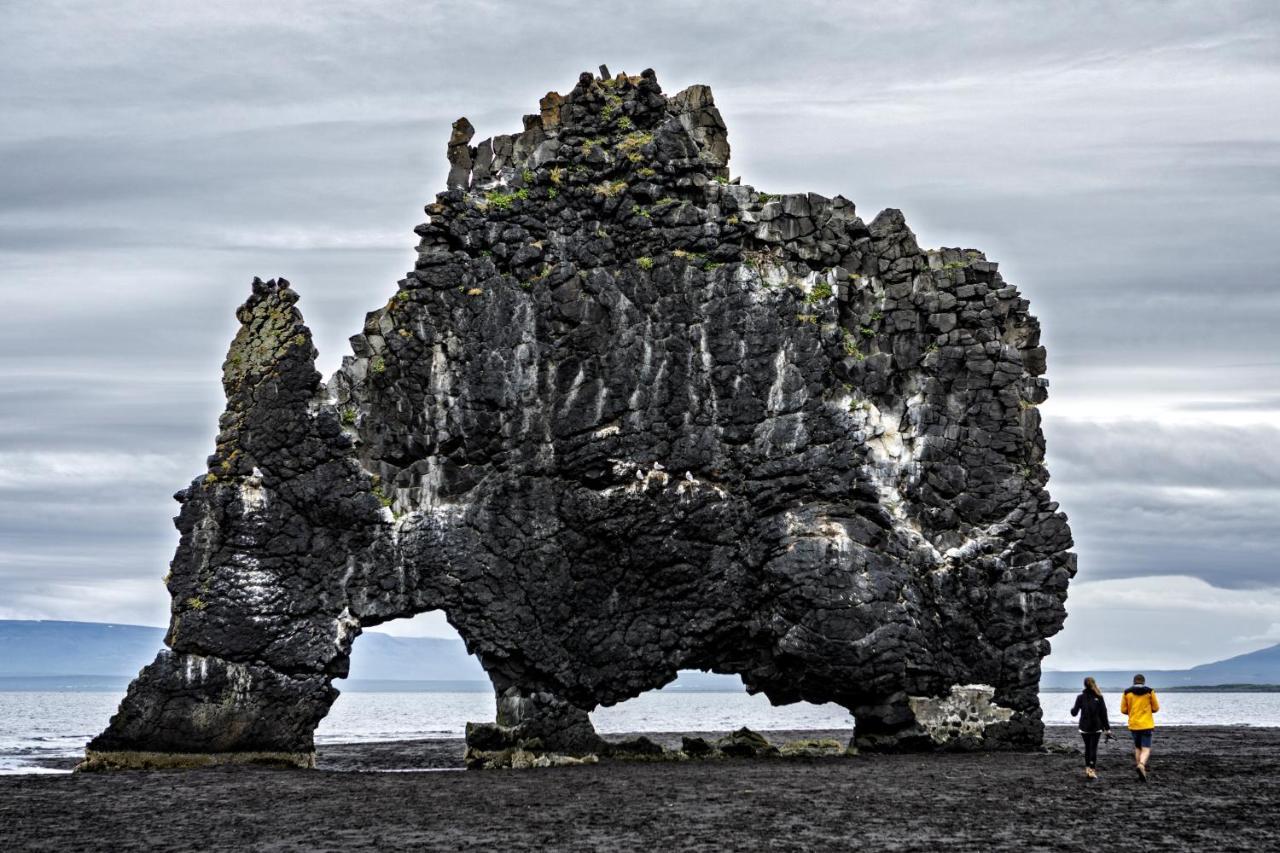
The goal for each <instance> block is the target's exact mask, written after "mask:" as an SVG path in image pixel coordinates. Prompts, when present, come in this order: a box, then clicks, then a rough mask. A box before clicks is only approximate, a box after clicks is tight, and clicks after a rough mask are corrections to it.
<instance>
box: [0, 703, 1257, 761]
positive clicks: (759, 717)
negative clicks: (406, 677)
mask: <svg viewBox="0 0 1280 853" xmlns="http://www.w3.org/2000/svg"><path fill="white" fill-rule="evenodd" d="M1160 698H1161V703H1160V713H1159V715H1158V716H1157V718H1156V719H1157V722H1158V724H1159V725H1161V726H1179V725H1206V726H1208V725H1215V726H1216V725H1239V726H1280V693H1164V694H1160ZM120 699H121V693H120V692H119V691H81V692H72V691H63V692H37V691H24V692H0V773H38V772H51V771H46V770H43V769H42V768H41V767H40V766H39V765H38V763H37V762H38V761H39V760H41V759H48V758H67V757H76V756H81V755H83V754H84V745H85V743H86V742H87V741H88V740H89V739H90V738H92V737H93V736H94V735H96V734H97V733H98V732H100V731H102V730H103V729H104V728H105V727H106V725H107V721H108V720H109V719H110V717H111V715H112V714H114V713H115V711H116V708H117V706H118V705H119V704H120ZM1106 699H1107V707H1108V708H1109V709H1110V711H1111V720H1112V725H1113V726H1116V727H1123V725H1124V718H1123V717H1122V716H1120V713H1119V710H1120V696H1119V695H1118V694H1107V696H1106ZM1074 702H1075V694H1072V693H1042V694H1040V706H1041V707H1042V708H1043V709H1044V721H1045V723H1047V724H1049V725H1070V724H1071V723H1072V722H1073V720H1072V718H1071V706H1072V703H1074ZM493 718H494V701H493V694H492V693H489V692H487V691H485V692H479V691H475V692H453V691H446V692H379V693H360V692H351V691H348V692H345V693H343V694H342V695H341V696H340V697H339V698H338V701H337V702H335V703H334V706H333V709H332V710H331V711H330V713H329V715H328V716H327V717H326V718H325V719H324V721H323V722H322V723H321V724H320V728H319V729H318V730H317V731H316V742H317V743H319V744H322V745H323V744H326V743H358V742H368V741H379V740H420V739H424V738H448V737H456V738H461V737H462V735H463V732H464V729H465V727H466V724H467V722H468V721H486V720H492V719H493ZM591 719H592V721H593V722H594V723H595V726H596V730H597V731H599V732H600V733H601V734H618V733H622V732H646V731H647V732H659V731H666V732H693V731H728V730H730V729H736V728H739V727H741V726H747V727H749V728H752V729H756V730H757V731H767V730H770V729H774V730H777V729H800V730H803V729H844V730H848V731H850V732H852V730H853V718H852V717H851V716H850V715H849V712H848V711H847V710H845V709H844V708H841V707H840V706H838V705H810V704H807V703H798V704H795V705H785V706H781V707H775V706H773V705H770V704H769V700H768V699H766V698H765V697H764V696H759V695H757V696H749V695H747V694H746V693H728V692H705V693H703V692H695V691H675V690H658V691H651V692H649V693H645V694H644V695H642V696H638V697H636V698H635V699H632V700H630V701H627V702H623V703H621V704H619V705H615V706H613V707H611V708H599V709H597V710H596V711H594V712H592V714H591Z"/></svg>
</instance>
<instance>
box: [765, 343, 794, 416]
mask: <svg viewBox="0 0 1280 853" xmlns="http://www.w3.org/2000/svg"><path fill="white" fill-rule="evenodd" d="M788 346H790V341H788V342H787V343H785V344H783V345H782V346H781V347H779V348H778V352H777V353H776V354H775V355H774V357H773V384H772V385H770V386H769V397H768V403H769V414H771V415H772V414H776V413H777V412H778V411H780V410H781V409H782V404H783V403H785V402H786V394H785V393H784V390H783V389H784V388H785V383H786V378H787V347H788Z"/></svg>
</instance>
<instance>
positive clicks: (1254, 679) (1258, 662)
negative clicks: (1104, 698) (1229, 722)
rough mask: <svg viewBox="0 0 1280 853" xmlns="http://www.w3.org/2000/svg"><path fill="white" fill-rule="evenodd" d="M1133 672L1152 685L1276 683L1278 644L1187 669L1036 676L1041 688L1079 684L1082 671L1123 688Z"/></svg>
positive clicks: (1279, 680) (1105, 684)
mask: <svg viewBox="0 0 1280 853" xmlns="http://www.w3.org/2000/svg"><path fill="white" fill-rule="evenodd" d="M1135 672H1141V673H1142V674H1143V675H1145V676H1146V677H1147V684H1150V685H1151V686H1152V687H1157V688H1159V687H1191V686H1196V687H1200V686H1206V685H1217V684H1231V685H1240V684H1280V645H1274V646H1269V647H1267V648H1265V649H1259V650H1258V651H1256V652H1249V653H1248V654H1243V655H1237V656H1236V657H1233V658H1227V659H1226V660H1220V661H1214V662H1213V663H1202V664H1200V665H1199V666H1193V667H1191V668H1190V669H1145V670H1137V669H1126V670H1099V671H1095V672H1083V671H1065V670H1060V671H1046V672H1045V673H1044V674H1043V675H1042V676H1041V677H1040V687H1041V688H1071V689H1075V688H1078V687H1080V684H1081V682H1082V681H1083V680H1084V677H1085V676H1086V675H1091V676H1093V677H1094V678H1095V679H1097V681H1098V684H1099V685H1100V686H1101V687H1104V688H1118V689H1123V688H1125V687H1128V686H1129V684H1131V683H1132V681H1133V675H1134V673H1135Z"/></svg>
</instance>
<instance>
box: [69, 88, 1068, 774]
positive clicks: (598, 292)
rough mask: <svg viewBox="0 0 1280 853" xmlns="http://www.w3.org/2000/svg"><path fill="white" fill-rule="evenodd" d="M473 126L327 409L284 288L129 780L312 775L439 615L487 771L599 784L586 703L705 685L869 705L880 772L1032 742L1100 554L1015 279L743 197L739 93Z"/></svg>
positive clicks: (142, 683)
mask: <svg viewBox="0 0 1280 853" xmlns="http://www.w3.org/2000/svg"><path fill="white" fill-rule="evenodd" d="M473 135H474V129H473V128H472V126H471V124H470V123H469V122H467V121H466V120H465V119H460V120H459V121H458V122H457V123H455V125H454V129H453V134H452V136H451V138H450V140H449V143H448V145H447V156H448V160H449V163H450V166H451V168H450V174H449V179H448V186H447V189H446V190H445V191H444V192H442V193H440V194H439V195H438V196H437V197H436V200H435V201H434V202H433V203H432V204H430V205H428V206H427V208H426V210H427V213H428V214H429V217H430V218H429V221H428V222H427V223H426V224H424V225H421V226H419V227H418V229H417V234H418V236H419V238H420V242H419V244H418V260H417V264H416V267H415V269H414V270H413V271H412V272H411V273H409V274H408V275H407V276H406V277H405V278H404V279H403V280H402V281H401V282H400V284H399V289H398V291H397V293H396V294H395V296H394V297H393V298H392V299H391V300H390V301H389V302H388V303H387V304H386V305H385V306H383V307H382V308H379V309H377V310H375V311H373V312H371V313H370V314H369V315H368V316H367V317H366V319H365V323H364V327H363V329H362V331H361V332H360V334H358V335H356V336H355V337H353V338H352V351H353V354H352V355H351V356H349V357H347V358H346V359H344V361H343V365H342V367H341V369H340V370H339V371H338V373H337V374H336V375H335V376H334V377H333V378H332V379H331V380H330V381H329V382H328V383H327V384H321V382H320V379H319V376H318V374H316V372H315V368H314V357H315V352H314V349H313V348H312V346H311V342H310V333H309V332H308V331H307V329H306V327H305V326H304V325H303V324H302V321H301V317H300V315H299V314H298V312H297V309H296V306H295V304H294V303H295V302H296V294H295V293H294V291H293V290H292V289H291V288H290V287H289V285H288V283H287V282H282V281H279V282H268V283H262V282H255V284H254V292H253V295H252V296H251V297H250V300H249V302H248V303H246V304H245V306H244V307H243V308H241V309H240V314H239V317H240V320H241V323H242V328H241V332H240V334H238V335H237V337H236V341H235V342H234V343H233V345H232V348H231V352H230V354H229V356H228V360H227V364H226V365H225V366H224V386H225V388H226V391H227V399H228V405H227V411H226V413H225V414H224V415H223V417H222V420H221V421H220V424H219V425H220V428H221V432H220V433H219V437H218V443H217V452H216V453H215V455H214V456H213V457H211V458H210V460H209V470H208V472H207V474H206V475H203V476H202V477H200V478H198V479H197V480H196V481H195V482H193V483H192V485H191V486H189V487H188V488H187V489H186V490H185V491H184V492H181V493H180V494H179V496H178V497H179V500H180V501H181V502H182V504H183V507H182V512H181V513H180V515H179V518H178V527H179V530H180V532H181V533H182V540H181V543H180V545H179V548H178V552H177V555H176V556H175V558H174V561H173V564H172V576H171V580H170V581H169V588H170V593H171V595H172V596H173V602H174V604H173V622H172V625H171V628H170V632H169V636H168V644H169V645H170V647H171V649H172V651H165V652H163V653H161V655H160V657H159V658H157V660H156V662H155V663H153V664H151V665H150V666H149V667H148V668H147V669H146V670H144V672H143V674H142V675H141V676H140V677H139V679H138V681H136V682H135V683H134V685H133V686H132V687H131V688H130V692H129V696H128V697H126V699H125V702H124V703H123V705H122V706H121V711H120V713H119V714H118V715H117V716H116V717H115V718H113V721H112V723H111V726H110V728H109V729H108V731H107V732H105V733H104V734H103V735H101V736H99V738H98V739H96V740H95V741H94V743H93V744H92V748H93V749H94V751H95V754H101V753H102V752H104V751H112V750H119V751H125V750H134V751H156V750H169V751H173V752H178V753H201V752H235V751H246V752H249V751H261V750H269V751H276V752H286V753H295V752H304V753H305V752H307V751H309V750H310V749H311V746H312V742H311V732H312V730H313V729H314V727H315V725H316V723H317V722H318V721H319V719H320V718H321V717H322V716H323V715H324V713H325V711H326V710H327V708H328V706H329V704H330V703H331V702H332V701H333V698H334V696H335V695H336V691H335V690H334V689H333V688H332V686H331V685H330V682H331V680H332V679H333V678H334V677H338V676H341V675H344V674H345V673H346V667H347V660H348V654H349V651H350V646H351V642H352V641H353V640H354V638H355V637H356V635H358V633H359V632H360V630H361V629H362V628H364V627H369V626H372V625H377V624H380V623H382V622H385V621H387V620H390V619H394V618H399V617H404V616H410V615H413V614H416V613H421V612H424V611H427V610H437V609H439V610H443V611H444V612H445V613H446V614H447V615H448V618H449V621H450V622H451V623H452V624H453V625H454V626H455V627H456V628H457V629H458V631H459V633H460V634H461V635H462V637H463V638H464V640H465V641H466V643H467V645H468V648H469V649H470V650H471V651H473V652H474V653H475V654H477V655H478V657H479V659H480V661H481V663H482V664H483V665H484V667H485V669H486V670H487V672H488V673H489V675H490V678H491V679H492V681H493V686H494V689H495V692H496V695H497V697H498V719H497V721H496V722H495V723H486V724H478V725H474V726H472V727H470V729H469V732H468V741H469V743H470V744H471V746H472V748H474V749H475V750H477V751H479V752H502V751H503V750H507V751H514V750H519V749H524V746H523V745H524V744H527V743H529V742H532V741H535V740H536V741H537V743H539V744H540V745H541V747H542V748H543V750H544V751H545V752H547V753H554V754H557V755H561V754H562V755H568V756H582V755H587V754H594V753H596V752H598V751H599V750H600V749H601V746H600V745H601V743H602V741H600V739H599V738H598V736H596V734H595V732H594V729H592V727H591V723H590V719H589V717H588V716H587V713H588V712H589V711H590V710H591V709H593V708H595V707H597V706H598V705H602V704H604V705H609V704H614V703H617V702H621V701H624V700H626V699H629V698H631V697H634V696H636V695H638V694H640V693H642V692H644V691H646V690H650V689H653V688H656V687H660V686H662V685H663V684H666V683H668V682H670V681H671V680H672V679H673V678H674V677H675V675H676V672H677V671H678V670H680V669H705V670H709V671H714V672H721V673H733V674H737V675H739V676H741V677H742V680H743V682H744V684H745V685H746V688H747V689H748V690H751V691H755V692H763V693H765V694H766V695H767V696H768V697H769V698H770V699H771V700H772V701H774V702H776V703H789V702H796V701H802V700H803V701H811V702H836V703H839V704H841V705H843V706H844V707H846V708H848V709H850V710H851V711H852V712H853V714H854V716H855V719H856V732H855V738H854V741H855V744H856V746H857V747H858V748H860V749H905V748H920V749H934V748H947V747H948V746H954V745H955V744H961V745H965V746H972V747H980V748H1003V747H1029V746H1034V745H1037V744H1038V743H1039V742H1040V738H1041V733H1042V726H1041V723H1040V710H1039V705H1038V701H1037V694H1036V689H1037V684H1038V680H1039V674H1040V660H1041V658H1042V657H1043V656H1044V655H1045V654H1047V652H1048V649H1049V645H1048V642H1047V640H1046V638H1047V637H1049V636H1050V635H1052V634H1053V633H1055V632H1056V631H1058V630H1059V629H1060V627H1061V625H1062V621H1063V618H1064V615H1065V613H1064V608H1063V603H1064V600H1065V597H1066V590H1067V583H1068V580H1069V579H1070V577H1071V576H1072V575H1073V574H1074V572H1075V558H1074V555H1073V554H1071V553H1070V551H1069V548H1070V547H1071V538H1070V531H1069V530H1068V527H1067V524H1066V518H1065V516H1064V515H1063V514H1062V513H1061V512H1060V511H1059V510H1058V505H1057V504H1056V503H1054V502H1053V501H1052V500H1051V499H1050V497H1049V495H1048V493H1047V492H1046V491H1045V488H1044V486H1045V483H1046V481H1047V479H1048V473H1047V471H1046V470H1045V468H1044V464H1043V462H1044V441H1043V437H1042V434H1041V431H1040V415H1039V411H1038V409H1037V406H1038V404H1040V403H1041V402H1043V401H1044V399H1045V397H1046V388H1047V382H1046V381H1045V380H1043V379H1042V378H1040V376H1041V374H1042V373H1043V372H1044V369H1045V353H1044V349H1043V348H1042V347H1041V346H1040V341H1039V336H1040V331H1039V324H1038V323H1037V321H1036V319H1035V318H1034V317H1033V316H1031V314H1030V313H1029V311H1028V307H1029V306H1028V303H1027V301H1026V300H1025V299H1023V298H1021V296H1020V295H1019V294H1018V292H1017V290H1016V289H1015V288H1014V287H1012V286H1011V285H1008V284H1006V283H1005V282H1004V281H1003V279H1002V278H1001V276H1000V274H999V272H998V270H997V266H996V264H995V263H993V262H990V261H988V260H987V259H986V258H985V256H983V255H982V254H981V253H979V252H976V251H972V250H964V251H961V250H959V249H941V250H936V251H927V250H924V249H921V248H920V247H919V245H918V244H917V242H916V239H915V236H914V235H913V234H912V232H911V231H910V229H909V228H908V227H907V225H906V222H905V220H904V218H903V216H902V214H901V213H900V212H899V211H897V210H886V211H883V212H882V213H880V214H879V215H877V216H876V217H875V218H874V219H872V221H871V222H870V223H864V221H863V220H862V219H861V218H860V217H859V216H858V215H857V213H856V210H855V207H854V205H853V203H852V202H850V201H848V200H847V199H845V198H843V197H841V196H835V197H834V198H826V197H824V196H821V195H818V194H816V193H801V194H786V195H781V196H770V195H766V194H764V193H760V192H758V191H756V190H755V189H754V188H752V187H750V186H746V185H743V184H740V183H739V182H737V181H731V180H730V175H729V171H728V159H729V144H728V136H727V130H726V129H725V124H724V122H723V120H722V118H721V116H720V113H719V111H718V110H717V108H716V106H715V101H714V98H713V96H712V94H711V91H710V89H708V88H707V87H705V86H694V87H691V88H689V89H686V90H685V91H683V92H681V93H678V94H676V95H672V96H667V95H664V94H663V92H662V90H661V88H660V87H659V85H658V83H657V80H656V77H655V75H654V74H653V72H652V71H645V72H644V73H642V74H641V75H639V76H628V75H625V74H619V75H617V76H615V77H596V76H594V75H591V74H583V75H582V76H581V77H580V78H579V81H578V84H577V85H576V86H575V87H574V89H573V90H572V91H571V92H569V93H568V94H566V95H563V96H561V95H558V94H556V93H550V94H548V95H547V96H546V97H544V98H543V99H542V101H541V104H540V109H539V112H538V113H535V114H531V115H529V116H526V117H525V122H524V130H523V131H522V132H520V133H516V134H512V135H507V136H495V137H493V138H491V139H486V140H483V141H481V142H479V143H477V144H475V145H472V144H471V143H472V139H473ZM193 602H196V603H193ZM197 603H198V606H197ZM193 659H198V660H201V661H206V662H207V663H206V664H205V666H206V669H207V671H209V672H211V673H215V674H217V675H216V678H215V677H214V676H209V677H208V678H207V679H206V678H203V677H202V678H201V679H188V680H185V681H184V680H183V678H184V677H185V676H184V674H185V672H186V671H187V669H186V668H187V667H189V663H188V662H189V661H191V660H193ZM233 673H234V674H235V675H234V678H232V674H233ZM233 682H234V683H233ZM957 684H985V685H990V689H991V696H990V702H991V703H992V704H991V706H990V707H991V708H998V709H1001V712H1000V713H998V714H995V713H993V714H992V715H990V716H989V717H988V718H984V720H983V723H982V725H981V726H975V725H968V726H965V727H962V728H963V731H962V732H961V733H960V734H958V735H956V736H950V735H947V734H945V733H943V734H942V735H941V736H939V734H938V732H939V731H941V729H938V727H936V726H935V727H933V728H929V727H928V726H927V725H926V724H925V723H924V722H922V720H921V719H920V716H921V714H922V710H921V709H922V708H925V707H926V706H928V703H927V702H926V703H925V704H924V705H922V704H921V701H923V700H927V699H929V698H930V697H935V698H936V697H947V696H950V695H951V691H952V687H953V686H954V685H957ZM215 706H216V707H218V708H224V709H225V711H219V712H216V713H215V712H213V711H212V710H211V708H213V707H215ZM929 707H931V706H929ZM526 751H527V750H526ZM508 755H514V752H508ZM520 760H521V761H523V760H524V759H523V758H521V759H520Z"/></svg>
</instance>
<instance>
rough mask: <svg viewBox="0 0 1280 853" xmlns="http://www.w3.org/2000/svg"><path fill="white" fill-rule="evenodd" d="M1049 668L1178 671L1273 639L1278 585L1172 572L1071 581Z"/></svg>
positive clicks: (1278, 619)
mask: <svg viewBox="0 0 1280 853" xmlns="http://www.w3.org/2000/svg"><path fill="white" fill-rule="evenodd" d="M1067 612H1068V614H1069V615H1068V617H1067V623H1066V627H1065V628H1064V629H1063V630H1062V633H1061V634H1059V635H1058V636H1057V637H1054V638H1053V639H1052V640H1051V641H1050V642H1051V643H1052V644H1053V653H1052V654H1051V655H1050V657H1049V658H1048V659H1046V661H1045V666H1046V667H1047V668H1051V669H1068V670H1071V669H1129V668H1146V669H1180V668H1184V667H1190V666H1194V665H1196V664H1201V663H1207V662H1209V661H1214V660H1222V659H1224V658H1228V657H1233V656H1235V655H1239V654H1245V653H1246V652H1251V651H1254V650H1256V649H1259V648H1265V647H1266V646H1269V645H1271V644H1273V643H1275V642H1276V641H1277V640H1280V635H1277V634H1276V626H1277V624H1280V590H1277V589H1274V588H1272V589H1262V590H1260V589H1251V590H1227V589H1219V588H1217V587H1214V586H1211V585H1209V584H1208V583H1206V582H1204V581H1203V580H1200V579H1197V578H1189V577H1185V576H1178V575H1155V576H1151V577H1144V578H1138V579H1125V580H1106V581H1094V582H1084V583H1081V582H1079V581H1077V582H1075V583H1073V584H1072V586H1071V591H1070V595H1069V598H1068V600H1067Z"/></svg>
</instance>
